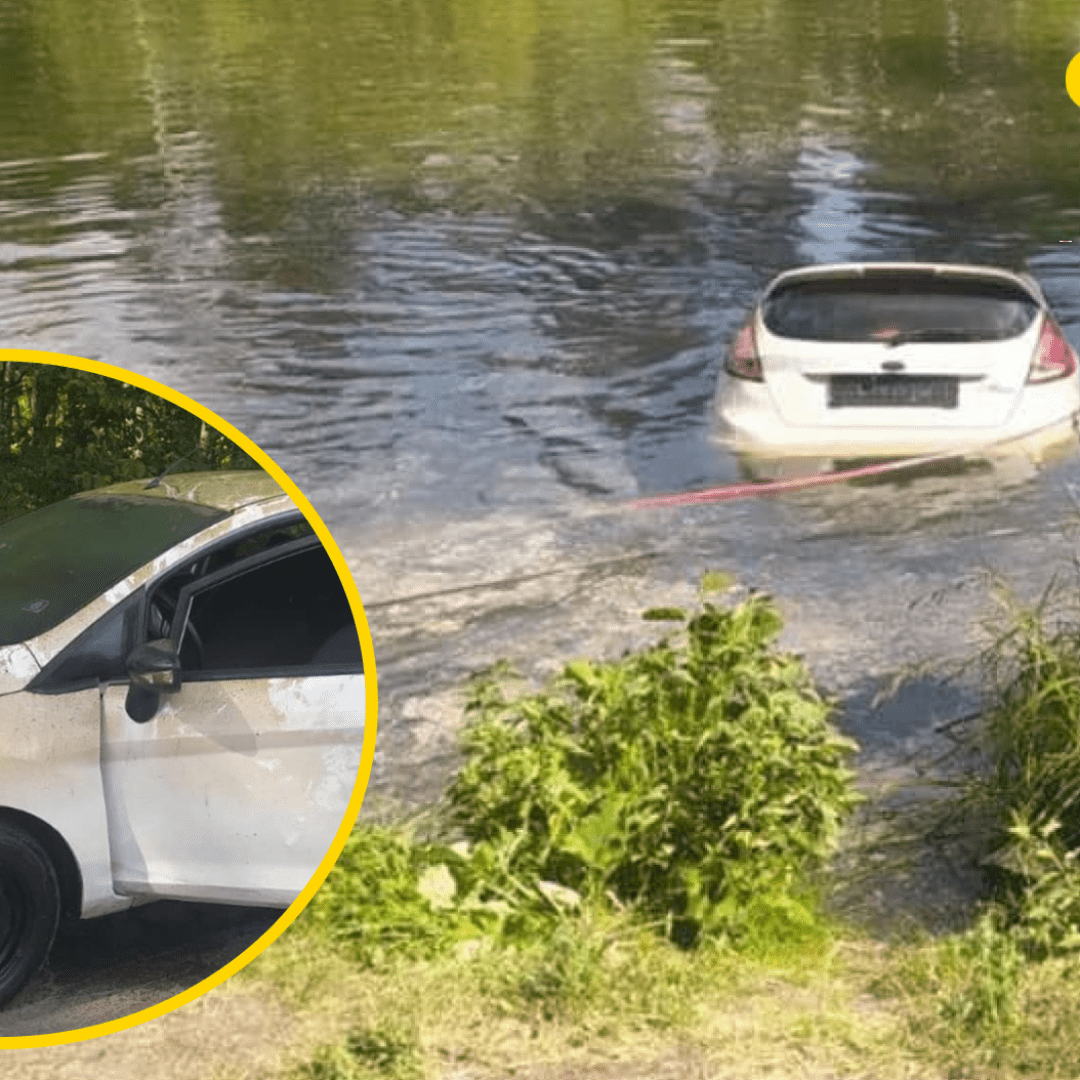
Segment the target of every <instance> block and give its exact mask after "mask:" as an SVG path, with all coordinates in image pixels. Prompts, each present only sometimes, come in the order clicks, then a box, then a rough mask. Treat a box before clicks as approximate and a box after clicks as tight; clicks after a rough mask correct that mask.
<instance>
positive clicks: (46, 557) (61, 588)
mask: <svg viewBox="0 0 1080 1080" xmlns="http://www.w3.org/2000/svg"><path fill="white" fill-rule="evenodd" d="M227 516H228V511H225V510H217V509H214V508H212V507H208V506H202V505H200V504H198V503H189V502H179V501H177V500H172V499H162V498H160V497H150V496H139V495H116V494H108V495H104V494H95V495H76V496H73V497H72V498H70V499H65V500H64V501H63V502H59V503H54V504H53V505H52V506H46V507H43V508H42V509H40V510H33V511H31V512H30V513H27V514H21V515H20V516H19V517H15V518H11V519H10V520H8V521H5V522H3V523H2V524H0V645H11V644H14V643H15V642H19V641H26V640H28V639H29V638H32V637H36V636H37V635H38V634H42V633H44V632H45V631H46V630H51V629H52V628H53V627H54V626H57V625H59V624H60V623H61V622H63V620H64V619H66V618H67V617H68V616H69V615H72V614H73V613H74V612H76V611H78V610H79V609H80V608H81V607H84V606H85V605H86V604H88V603H90V601H91V600H94V599H96V598H97V597H98V596H100V595H101V594H102V593H103V592H105V590H106V589H108V588H110V587H111V586H113V585H115V584H116V583H117V582H119V581H122V580H123V579H124V578H125V577H127V576H128V574H130V573H132V572H133V571H134V570H137V569H138V568H139V567H140V566H142V565H144V564H145V563H147V562H149V561H150V560H151V559H153V558H155V557H156V556H157V555H160V554H161V553H162V552H163V551H167V550H168V549H169V548H171V547H173V546H174V545H175V544H178V543H180V542H181V541H182V540H186V539H187V538H188V537H189V536H193V535H194V534H195V533H197V532H200V531H201V530H202V529H205V528H207V527H208V526H209V525H212V524H213V523H214V522H215V521H219V520H221V519H222V518H224V517H227Z"/></svg>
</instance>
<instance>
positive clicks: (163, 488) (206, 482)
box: [75, 469, 292, 513]
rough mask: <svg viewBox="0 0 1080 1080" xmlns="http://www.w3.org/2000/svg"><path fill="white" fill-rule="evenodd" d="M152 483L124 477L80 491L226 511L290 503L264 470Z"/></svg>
mask: <svg viewBox="0 0 1080 1080" xmlns="http://www.w3.org/2000/svg"><path fill="white" fill-rule="evenodd" d="M151 484H152V481H150V480H127V481H125V482H123V483H120V484H110V485H109V486H108V487H103V488H97V489H95V490H94V491H87V492H82V493H81V494H83V495H99V494H102V493H109V494H115V495H140V496H152V497H157V498H161V499H177V500H179V501H181V502H193V503H199V504H200V505H202V506H211V507H214V508H215V509H217V510H225V511H228V512H229V513H233V512H235V511H237V510H239V509H240V508H241V507H244V506H251V505H252V504H253V503H265V502H273V501H275V500H281V501H282V503H283V505H292V500H291V499H290V498H289V496H288V495H287V494H286V493H285V492H284V491H283V490H282V488H281V486H280V485H279V484H278V482H277V481H276V480H275V479H274V478H273V477H272V476H271V475H270V474H269V473H268V472H265V471H264V470H263V469H238V470H231V471H225V470H222V471H219V472H193V473H177V474H176V475H169V476H166V477H163V478H162V479H161V481H160V482H159V483H158V484H156V485H155V486H150V485H151ZM78 497H79V496H78V495H76V496H75V498H78Z"/></svg>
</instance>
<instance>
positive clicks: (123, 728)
mask: <svg viewBox="0 0 1080 1080" xmlns="http://www.w3.org/2000/svg"><path fill="white" fill-rule="evenodd" d="M295 532H296V530H293V533H294V535H293V536H290V535H289V534H288V533H287V532H281V531H278V532H274V530H273V529H270V530H264V531H263V534H262V535H261V536H257V537H255V540H254V543H251V542H249V543H248V544H247V549H251V550H254V554H250V555H246V556H245V555H244V554H243V552H244V550H246V549H245V548H244V546H243V545H241V546H240V547H239V548H238V549H234V550H233V552H232V553H231V555H230V556H229V557H227V558H226V559H225V564H224V565H223V566H220V567H219V568H215V567H216V566H217V563H220V561H221V560H220V559H218V560H217V561H216V562H215V559H214V558H208V559H202V560H200V561H199V562H198V563H196V564H192V565H191V566H188V567H185V568H183V569H182V570H181V571H179V572H176V573H174V574H173V575H171V576H170V577H169V578H168V579H167V580H166V581H164V582H163V583H161V584H160V585H159V586H158V587H156V588H153V589H150V590H148V593H147V600H146V605H147V609H146V615H145V618H144V620H143V630H142V633H141V637H142V639H143V640H144V641H148V640H154V639H155V638H160V637H161V632H162V630H167V631H168V633H169V638H168V643H169V646H171V647H172V649H173V650H174V656H178V657H179V667H180V673H179V679H180V685H179V687H178V688H176V689H169V690H163V691H161V693H160V694H159V695H158V696H157V701H156V707H155V708H153V709H152V710H150V712H152V715H150V716H149V718H146V716H145V715H143V714H141V713H140V711H139V710H138V709H134V710H131V709H129V708H128V704H129V702H130V698H129V686H128V685H127V684H124V683H113V684H111V685H108V686H106V687H104V688H103V692H102V770H103V781H104V789H105V804H106V813H107V818H108V828H109V845H110V853H111V860H112V871H113V877H114V881H115V888H116V890H117V891H118V892H120V893H124V894H129V895H134V896H142V895H151V896H162V897H174V898H180V899H193V900H216V901H222V902H233V903H248V904H282V905H284V904H287V903H289V902H291V901H292V900H293V899H294V898H295V896H296V895H297V893H299V892H300V890H301V889H302V888H303V887H304V885H305V884H306V883H307V881H308V879H309V878H310V877H311V875H312V873H313V872H314V871H315V869H316V868H317V867H318V864H319V863H320V861H321V860H322V858H323V856H324V855H325V853H326V851H327V849H328V848H329V846H330V843H331V841H332V840H333V837H334V835H335V833H336V831H337V829H338V828H339V827H340V825H341V821H342V818H343V815H344V813H345V810H346V807H347V805H348V802H349V799H350V796H351V793H352V789H353V787H354V785H355V783H356V779H357V771H358V768H359V763H360V755H361V749H362V743H363V735H364V720H365V715H364V710H365V692H364V674H363V662H362V659H361V654H360V646H359V640H358V638H357V632H356V625H355V622H354V620H353V617H352V612H351V610H350V608H349V604H348V600H347V597H346V594H345V591H344V588H343V587H342V584H341V581H340V579H339V578H338V575H337V572H336V569H335V568H334V566H333V563H332V562H331V560H330V557H329V555H328V554H327V553H326V551H325V549H324V548H323V547H322V544H321V543H320V542H319V541H318V539H317V538H316V537H314V536H311V535H306V536H305V535H299V536H296V535H295ZM238 551H239V554H237V552H238ZM167 647H168V646H166V648H167ZM133 713H134V715H135V716H137V717H138V719H133V715H132V714H133Z"/></svg>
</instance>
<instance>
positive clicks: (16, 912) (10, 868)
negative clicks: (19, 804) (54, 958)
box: [0, 822, 60, 1006]
mask: <svg viewBox="0 0 1080 1080" xmlns="http://www.w3.org/2000/svg"><path fill="white" fill-rule="evenodd" d="M59 923H60V884H59V882H58V880H57V877H56V869H55V868H54V867H53V864H52V861H51V860H50V859H49V856H48V855H47V854H46V852H45V849H44V848H43V847H42V846H41V845H40V844H39V843H38V842H37V841H36V840H35V839H34V838H33V837H32V836H30V835H29V834H28V833H25V832H23V831H22V830H21V829H17V828H14V827H13V826H11V825H8V824H6V823H3V822H0V1006H3V1005H6V1004H7V1003H8V1002H9V1001H10V1000H11V999H12V998H13V997H14V996H15V995H16V994H17V993H18V992H19V991H20V990H21V989H22V988H23V987H24V986H25V985H26V984H27V983H28V982H29V981H30V980H31V979H32V978H33V977H34V976H35V975H36V974H37V973H38V971H40V970H41V967H42V966H43V965H44V963H45V961H46V960H47V959H48V956H49V951H50V949H52V945H53V940H54V939H55V937H56V930H57V927H58V925H59Z"/></svg>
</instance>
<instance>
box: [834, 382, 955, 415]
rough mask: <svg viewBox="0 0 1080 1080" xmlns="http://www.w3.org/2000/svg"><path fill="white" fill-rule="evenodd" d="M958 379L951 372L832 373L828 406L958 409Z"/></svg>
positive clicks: (841, 407) (837, 407) (838, 407)
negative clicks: (945, 373) (905, 373)
mask: <svg viewBox="0 0 1080 1080" xmlns="http://www.w3.org/2000/svg"><path fill="white" fill-rule="evenodd" d="M958 382H959V380H957V379H955V378H953V377H951V376H949V375H832V376H830V378H829V408H830V409H843V408H848V407H852V406H858V407H860V408H861V407H865V406H873V405H881V406H885V407H889V408H897V407H905V406H908V407H912V408H921V409H955V408H956V401H957V385H958Z"/></svg>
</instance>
